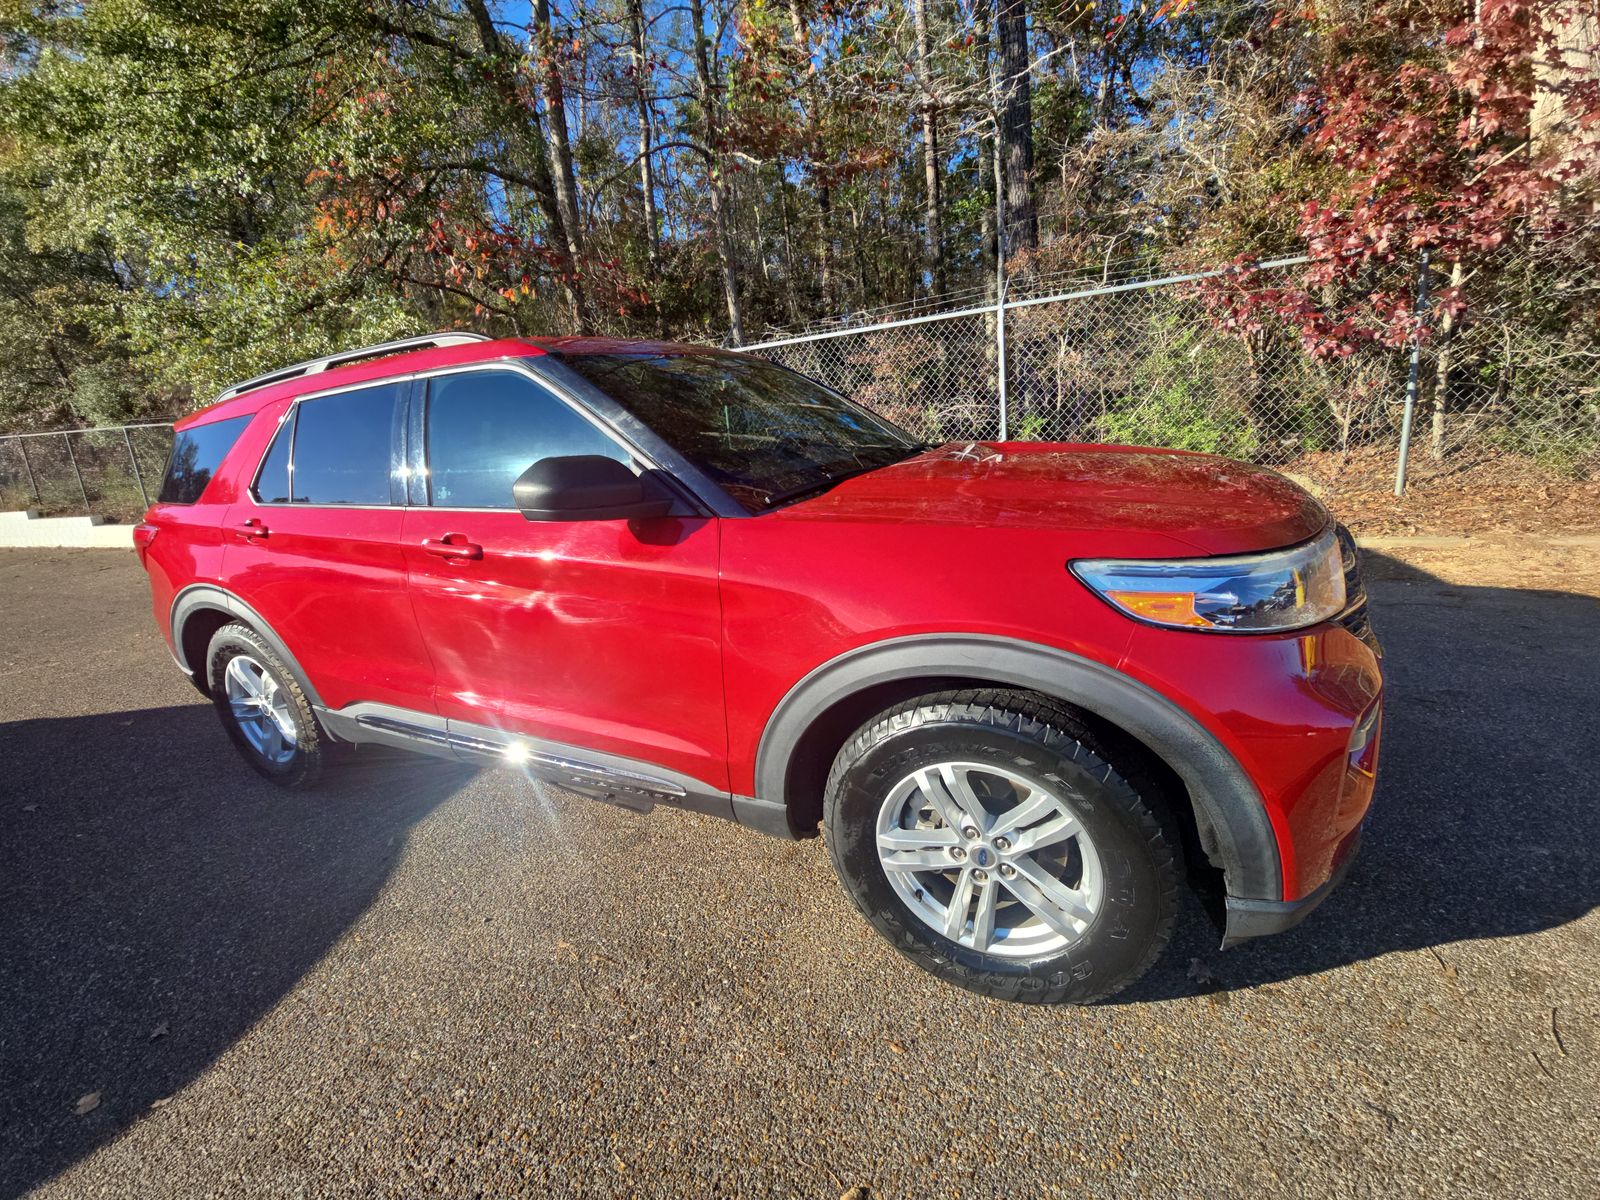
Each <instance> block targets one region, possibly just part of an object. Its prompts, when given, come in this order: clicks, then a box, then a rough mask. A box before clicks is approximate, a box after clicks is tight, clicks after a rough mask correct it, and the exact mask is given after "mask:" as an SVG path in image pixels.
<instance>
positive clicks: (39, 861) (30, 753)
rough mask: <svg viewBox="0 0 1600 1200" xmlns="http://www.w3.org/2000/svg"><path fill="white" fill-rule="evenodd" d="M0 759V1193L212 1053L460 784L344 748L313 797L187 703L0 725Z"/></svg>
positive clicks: (66, 1157)
mask: <svg viewBox="0 0 1600 1200" xmlns="http://www.w3.org/2000/svg"><path fill="white" fill-rule="evenodd" d="M0 764H3V768H0V769H3V771H4V777H3V778H0V795H3V797H4V800H3V802H0V927H3V939H4V940H3V944H0V1130H4V1141H5V1151H4V1153H3V1154H0V1196H5V1197H10V1196H16V1195H19V1194H21V1193H23V1192H26V1191H27V1190H29V1189H30V1188H31V1187H33V1186H35V1185H37V1184H39V1183H41V1182H43V1181H44V1180H46V1179H48V1178H50V1177H51V1176H53V1175H54V1174H56V1173H57V1172H58V1171H60V1170H62V1169H63V1168H65V1167H66V1166H68V1165H70V1164H71V1163H73V1162H75V1161H76V1160H78V1159H79V1158H81V1157H82V1156H84V1155H85V1154H87V1153H89V1152H90V1151H92V1150H93V1149H94V1148H95V1147H96V1146H98V1145H100V1144H102V1143H103V1142H105V1141H107V1140H109V1139H110V1138H112V1137H114V1136H115V1135H116V1134H117V1133H118V1132H120V1131H121V1130H122V1129H124V1128H126V1127H127V1126H128V1125H130V1124H131V1123H132V1122H133V1121H134V1120H136V1119H137V1118H138V1117H140V1116H141V1115H143V1114H145V1113H147V1112H149V1111H150V1110H151V1107H152V1105H158V1104H159V1102H160V1101H162V1100H163V1099H165V1098H166V1097H169V1096H171V1095H172V1094H173V1093H174V1092H176V1091H178V1090H179V1089H180V1088H182V1087H183V1086H184V1085H185V1084H186V1083H188V1082H189V1081H190V1080H192V1079H193V1078H194V1077H195V1076H196V1075H198V1074H199V1073H200V1072H201V1071H202V1070H204V1069H205V1067H206V1066H207V1065H208V1064H209V1063H211V1062H212V1061H213V1060H215V1059H216V1058H217V1057H218V1055H220V1054H221V1053H223V1052H224V1051H225V1050H226V1049H228V1047H229V1046H231V1045H232V1044H233V1042H234V1041H235V1040H237V1039H238V1038H239V1037H240V1035H242V1034H243V1033H244V1032H245V1031H246V1030H247V1029H248V1028H249V1027H250V1026H251V1025H252V1024H253V1023H254V1022H255V1021H257V1020H259V1019H260V1018H261V1017H262V1016H263V1015H265V1014H266V1013H267V1012H268V1011H270V1010H271V1009H272V1008H273V1007H274V1005H276V1004H277V1003H278V1002H279V1001H280V1000H281V999H282V998H283V997H284V996H285V995H286V994H288V992H289V991H290V990H291V989H292V988H293V987H294V986H295V984H296V983H297V982H298V981H299V980H300V979H301V978H302V976H303V975H304V974H305V973H306V971H307V970H308V969H309V968H310V967H311V966H312V965H313V964H314V963H315V962H316V961H317V960H318V959H319V958H320V957H321V956H322V955H323V954H325V953H326V952H327V951H328V950H329V948H330V947H332V946H333V945H334V943H335V942H336V941H337V940H338V939H339V938H340V936H341V935H342V934H343V933H344V932H345V930H347V929H348V928H349V927H350V926H351V925H352V924H353V923H354V922H355V921H357V920H358V919H359V918H360V917H361V915H362V913H364V912H365V911H366V909H367V908H368V906H369V905H370V904H371V903H372V901H373V899H374V898H375V896H376V895H377V894H378V892H379V890H380V888H381V887H382V886H383V883H384V881H385V880H386V879H387V878H388V876H389V874H390V871H391V870H392V869H393V867H394V865H395V863H396V862H397V861H398V859H399V857H400V855H401V854H402V852H403V851H404V848H405V841H406V834H407V832H408V830H409V829H410V828H411V827H412V825H414V824H415V823H416V822H417V821H418V820H420V819H421V818H422V817H423V816H425V815H426V814H427V813H428V812H429V811H431V810H432V809H433V808H434V807H435V806H436V805H438V804H439V803H441V802H442V801H444V800H445V799H447V798H448V797H449V796H451V795H452V794H454V793H455V792H456V791H458V790H459V789H460V788H461V787H462V786H463V785H464V784H465V783H466V781H467V780H468V779H470V778H471V775H472V772H471V771H470V770H468V769H466V768H464V767H461V766H459V765H456V764H452V763H448V762H442V761H435V760H430V759H422V758H417V757H414V756H408V755H400V754H398V753H386V752H377V753H369V752H368V751H366V750H363V751H362V752H361V753H360V754H357V755H353V756H352V758H351V761H350V762H348V763H346V764H342V765H343V766H344V767H345V769H344V770H341V771H340V772H339V773H338V774H337V776H336V777H335V778H334V779H333V780H332V781H329V782H325V783H324V785H323V786H322V787H321V788H319V789H317V790H315V791H312V792H303V793H302V792H287V791H283V790H281V789H279V788H276V787H274V786H273V785H271V784H269V783H267V782H266V781H265V780H262V779H260V778H259V777H258V776H256V775H255V774H254V772H252V771H250V770H249V768H248V767H247V766H245V765H244V764H243V763H242V762H241V761H240V760H239V758H238V757H237V755H236V754H235V752H234V751H233V749H232V747H231V745H230V744H229V743H228V742H227V740H226V739H225V738H224V737H223V736H222V735H221V733H220V731H219V730H218V729H217V723H216V717H215V716H214V715H213V713H212V710H211V708H210V706H209V705H205V704H192V705H182V706H175V707H170V708H158V709H144V710H139V711H132V712H117V713H106V714H102V715H98V716H85V717H70V718H60V719H41V720H24V721H16V722H12V723H9V724H5V725H0ZM96 1093H98V1100H97V1101H92V1100H89V1099H84V1098H85V1097H92V1096H94V1095H95V1094H96ZM80 1107H81V1108H84V1109H86V1110H87V1111H85V1112H83V1113H81V1114H80V1113H79V1112H78V1111H77V1110H78V1109H79V1108H80Z"/></svg>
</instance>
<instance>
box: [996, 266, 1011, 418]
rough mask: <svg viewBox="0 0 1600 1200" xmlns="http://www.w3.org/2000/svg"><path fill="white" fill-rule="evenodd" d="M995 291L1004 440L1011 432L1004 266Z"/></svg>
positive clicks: (999, 383) (997, 378)
mask: <svg viewBox="0 0 1600 1200" xmlns="http://www.w3.org/2000/svg"><path fill="white" fill-rule="evenodd" d="M995 291H996V292H997V293H998V296H999V299H998V301H997V302H996V304H995V306H994V342H995V346H994V352H995V367H996V371H995V384H996V386H997V390H998V391H999V400H1000V441H1002V442H1003V441H1005V440H1006V436H1007V434H1008V433H1009V432H1010V430H1009V428H1008V425H1009V422H1008V420H1007V415H1008V405H1007V395H1006V277H1005V270H1004V268H1002V269H1001V272H1000V282H999V286H998V287H997V288H996V289H995Z"/></svg>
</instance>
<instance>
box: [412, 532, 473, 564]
mask: <svg viewBox="0 0 1600 1200" xmlns="http://www.w3.org/2000/svg"><path fill="white" fill-rule="evenodd" d="M422 548H423V549H424V550H426V551H427V552H428V553H429V554H432V555H434V556H435V557H436V558H482V557H483V547H482V546H480V545H478V544H477V543H476V542H469V541H467V535H466V534H464V533H447V534H445V535H444V536H443V537H442V538H424V539H423V540H422Z"/></svg>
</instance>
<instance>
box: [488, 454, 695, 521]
mask: <svg viewBox="0 0 1600 1200" xmlns="http://www.w3.org/2000/svg"><path fill="white" fill-rule="evenodd" d="M511 494H512V496H514V497H515V498H516V502H517V507H518V508H519V509H521V510H522V515H523V516H524V517H526V518H528V520H530V521H637V520H642V519H644V518H647V517H664V516H666V515H667V513H668V512H669V511H671V509H672V503H673V498H672V496H671V495H670V494H669V493H668V492H667V490H666V489H665V488H664V487H662V486H661V484H659V483H658V482H656V480H654V479H651V478H649V477H648V476H647V475H635V474H634V473H633V472H632V471H630V470H628V468H627V467H625V466H624V465H623V464H622V463H620V462H618V461H617V460H616V459H614V458H607V457H605V456H604V455H602V454H568V455H563V456H561V457H558V458H541V459H540V460H539V461H538V462H536V463H534V464H533V466H531V467H529V468H528V469H527V470H526V471H524V472H523V473H522V474H521V475H519V476H517V481H516V482H515V483H514V484H512V485H511Z"/></svg>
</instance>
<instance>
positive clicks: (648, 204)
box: [628, 0, 661, 275]
mask: <svg viewBox="0 0 1600 1200" xmlns="http://www.w3.org/2000/svg"><path fill="white" fill-rule="evenodd" d="M628 25H629V33H630V34H631V38H632V54H633V89H634V91H633V94H634V102H635V104H636V105H637V106H638V110H639V186H640V187H641V188H642V189H643V190H644V237H645V255H646V257H647V258H648V260H649V263H650V274H651V275H655V273H656V271H657V269H658V267H659V265H660V263H659V256H660V254H661V219H660V218H659V217H658V216H657V215H656V167H655V151H654V147H655V117H654V114H653V113H652V111H651V108H650V58H649V55H648V53H647V46H646V44H645V31H644V0H628Z"/></svg>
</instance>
